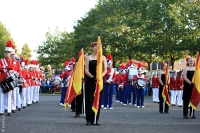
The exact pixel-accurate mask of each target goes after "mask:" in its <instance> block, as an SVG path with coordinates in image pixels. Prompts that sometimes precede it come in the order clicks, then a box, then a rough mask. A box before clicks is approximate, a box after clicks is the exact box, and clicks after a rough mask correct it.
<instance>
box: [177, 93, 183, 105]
mask: <svg viewBox="0 0 200 133" xmlns="http://www.w3.org/2000/svg"><path fill="white" fill-rule="evenodd" d="M182 96H183V90H177V104H178V106H182V105H183V100H182Z"/></svg>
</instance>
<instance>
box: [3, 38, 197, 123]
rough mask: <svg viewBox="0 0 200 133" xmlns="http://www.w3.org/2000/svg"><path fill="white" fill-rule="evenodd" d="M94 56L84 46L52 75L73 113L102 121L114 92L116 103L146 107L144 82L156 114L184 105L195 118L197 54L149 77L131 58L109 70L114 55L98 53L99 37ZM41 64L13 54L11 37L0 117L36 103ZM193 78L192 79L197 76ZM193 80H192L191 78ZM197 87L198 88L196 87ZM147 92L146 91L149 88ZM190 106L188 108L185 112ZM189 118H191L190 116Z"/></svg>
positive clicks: (63, 102)
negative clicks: (176, 67) (179, 66)
mask: <svg viewBox="0 0 200 133" xmlns="http://www.w3.org/2000/svg"><path fill="white" fill-rule="evenodd" d="M90 48H91V50H92V54H91V55H88V52H86V51H83V49H82V50H81V51H80V52H79V53H78V57H79V58H78V60H77V62H76V59H75V58H74V57H72V58H71V60H68V61H64V72H63V73H61V74H59V75H57V76H56V77H54V79H53V82H52V84H53V85H54V86H61V97H60V105H61V106H63V107H65V109H66V108H67V107H71V111H72V112H75V115H74V117H75V118H78V117H80V115H81V114H83V116H84V117H85V118H86V125H100V121H99V119H100V110H101V109H103V110H107V109H109V110H113V109H115V108H114V107H113V97H114V96H113V95H114V94H115V96H116V102H118V103H119V104H122V105H123V107H125V106H133V108H141V109H142V108H145V96H146V95H147V96H148V95H149V94H147V88H148V86H151V88H152V102H153V103H158V106H159V107H158V112H159V113H161V114H162V113H167V114H168V113H169V106H178V107H182V108H183V118H184V119H188V118H189V117H190V118H191V119H195V118H196V116H195V111H194V110H195V109H196V107H197V106H198V104H199V99H196V98H199V97H195V93H194V92H193V90H195V89H196V88H195V85H196V84H197V83H196V82H197V80H196V77H197V78H198V76H199V74H198V73H196V74H195V68H196V69H197V67H199V66H198V65H199V64H200V63H199V58H200V57H199V53H197V57H196V66H195V61H194V58H192V57H187V58H186V61H187V64H186V67H185V68H184V69H183V70H180V71H173V72H172V74H171V75H170V73H169V62H168V63H166V62H161V63H160V64H161V70H160V71H158V72H154V73H152V75H151V77H150V78H147V76H146V74H145V73H144V72H143V69H142V63H141V62H139V63H137V68H136V67H135V64H134V60H133V59H130V60H129V61H128V62H127V63H122V64H120V66H119V68H118V69H116V68H113V57H112V55H111V54H108V55H107V56H106V57H105V56H103V54H102V44H101V41H100V36H98V41H97V42H92V43H91V44H90ZM41 69H42V68H40V67H39V62H38V61H37V60H31V61H30V64H29V61H28V60H27V59H24V58H23V57H20V58H19V59H17V58H16V51H15V48H14V46H13V44H12V42H11V41H8V42H7V44H6V47H5V58H2V59H1V61H0V91H1V92H0V94H1V95H0V100H1V101H0V115H4V114H6V113H7V116H11V114H12V113H15V112H16V110H17V111H22V109H25V108H26V107H27V106H30V105H31V104H35V103H39V93H40V89H41V88H40V86H41V84H42V80H44V77H43V73H42V70H41ZM195 76H196V77H195ZM195 80H196V81H195ZM197 87H198V86H197ZM148 93H149V92H148ZM188 109H190V112H189V115H188ZM188 116H189V117H188Z"/></svg>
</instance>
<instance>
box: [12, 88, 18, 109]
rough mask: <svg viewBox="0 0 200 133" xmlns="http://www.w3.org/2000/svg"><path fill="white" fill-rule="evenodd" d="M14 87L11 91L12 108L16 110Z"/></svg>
mask: <svg viewBox="0 0 200 133" xmlns="http://www.w3.org/2000/svg"><path fill="white" fill-rule="evenodd" d="M16 88H17V87H15V88H14V90H13V91H12V110H16V105H17V100H16V97H17V95H16Z"/></svg>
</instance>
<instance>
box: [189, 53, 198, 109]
mask: <svg viewBox="0 0 200 133" xmlns="http://www.w3.org/2000/svg"><path fill="white" fill-rule="evenodd" d="M192 83H193V84H194V87H193V91H192V95H191V99H190V105H191V107H192V108H193V109H194V110H196V108H197V106H198V105H199V103H200V54H199V52H197V56H196V65H195V73H194V76H193V78H192Z"/></svg>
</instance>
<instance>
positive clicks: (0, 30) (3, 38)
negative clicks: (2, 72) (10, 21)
mask: <svg viewBox="0 0 200 133" xmlns="http://www.w3.org/2000/svg"><path fill="white" fill-rule="evenodd" d="M8 40H12V39H11V37H10V33H9V31H8V30H7V29H6V27H5V26H4V25H3V24H2V23H1V22H0V58H3V57H4V50H5V46H6V43H7V41H8Z"/></svg>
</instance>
